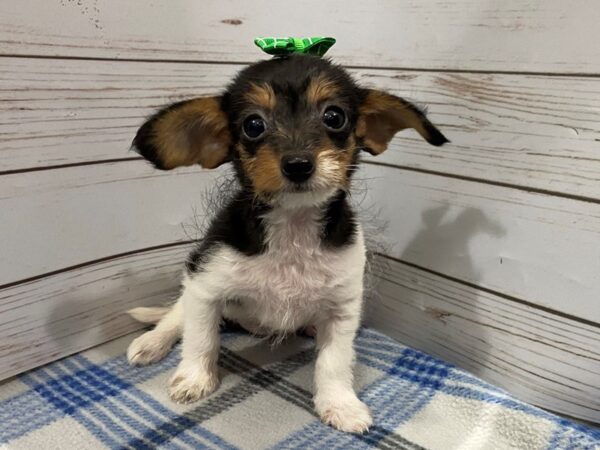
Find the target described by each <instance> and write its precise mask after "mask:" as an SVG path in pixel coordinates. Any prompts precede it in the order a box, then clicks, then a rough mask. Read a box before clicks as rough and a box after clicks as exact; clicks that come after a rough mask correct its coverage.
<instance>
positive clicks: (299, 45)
mask: <svg viewBox="0 0 600 450" xmlns="http://www.w3.org/2000/svg"><path fill="white" fill-rule="evenodd" d="M254 43H255V44H256V45H257V46H259V47H260V48H261V50H262V51H263V52H265V53H268V54H269V55H274V56H284V55H290V54H292V53H305V54H308V55H315V56H319V57H321V56H323V55H324V54H325V53H326V52H327V50H329V49H330V48H331V46H332V45H333V44H335V39H334V38H332V37H311V38H293V37H289V38H272V37H263V38H256V39H254Z"/></svg>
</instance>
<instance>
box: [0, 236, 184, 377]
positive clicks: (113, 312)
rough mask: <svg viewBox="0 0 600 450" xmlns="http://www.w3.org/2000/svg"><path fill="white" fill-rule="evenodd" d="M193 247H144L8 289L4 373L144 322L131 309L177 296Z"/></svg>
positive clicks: (2, 316)
mask: <svg viewBox="0 0 600 450" xmlns="http://www.w3.org/2000/svg"><path fill="white" fill-rule="evenodd" d="M188 251H189V245H185V244H184V245H181V244H180V245H171V246H166V247H164V248H158V249H154V250H149V251H140V252H137V253H133V254H129V255H126V256H121V257H115V258H112V259H108V260H106V261H102V262H100V263H96V264H90V265H86V266H85V267H81V268H78V269H75V270H70V271H66V272H63V273H60V274H56V275H53V276H49V277H45V278H42V279H39V280H35V281H31V282H28V283H24V284H20V285H18V286H13V287H10V288H6V289H0V342H1V344H0V380H2V379H5V378H8V377H10V376H12V375H15V374H18V373H21V372H23V371H25V370H28V369H31V368H34V367H37V366H40V365H42V364H45V363H48V362H50V361H54V360H56V359H59V358H61V357H64V356H67V355H70V354H72V353H75V352H78V351H81V350H84V349H86V348H89V347H92V346H94V345H98V344H99V343H102V342H106V341H108V340H110V339H114V338H116V337H118V336H122V335H124V334H126V333H129V332H131V331H134V330H136V329H139V328H140V326H141V325H140V324H139V323H136V322H135V321H133V320H132V319H130V318H129V317H128V316H127V315H125V314H124V312H125V311H126V310H128V309H130V308H133V307H136V306H141V305H153V304H161V303H165V302H167V301H170V300H172V299H173V297H174V296H175V295H176V294H177V292H178V286H179V280H180V274H181V269H182V267H183V261H184V260H185V257H186V254H187V252H188Z"/></svg>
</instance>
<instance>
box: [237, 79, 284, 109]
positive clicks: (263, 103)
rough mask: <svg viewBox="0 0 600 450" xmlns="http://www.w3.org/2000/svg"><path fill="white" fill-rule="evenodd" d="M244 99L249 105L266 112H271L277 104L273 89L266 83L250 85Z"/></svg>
mask: <svg viewBox="0 0 600 450" xmlns="http://www.w3.org/2000/svg"><path fill="white" fill-rule="evenodd" d="M244 97H245V98H246V100H247V101H249V102H250V103H252V104H254V105H256V106H258V107H259V108H262V109H265V110H268V111H273V110H274V109H275V104H276V102H277V100H276V97H275V92H274V91H273V88H272V87H271V85H269V84H267V83H263V84H256V83H251V84H250V88H249V89H248V92H246V93H245V94H244Z"/></svg>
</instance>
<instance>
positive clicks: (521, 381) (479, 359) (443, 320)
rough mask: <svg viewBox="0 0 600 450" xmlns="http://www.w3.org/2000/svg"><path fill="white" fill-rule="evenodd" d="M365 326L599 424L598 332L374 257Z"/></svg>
mask: <svg viewBox="0 0 600 450" xmlns="http://www.w3.org/2000/svg"><path fill="white" fill-rule="evenodd" d="M373 273H374V275H375V278H376V280H377V284H376V286H377V290H378V294H379V295H376V296H373V298H370V299H369V301H368V302H367V308H366V318H367V324H368V325H369V326H373V327H375V328H376V329H379V330H381V331H383V332H384V333H386V334H388V335H390V336H392V337H394V338H396V339H398V340H399V341H400V342H402V343H404V344H406V345H409V346H412V347H415V348H418V349H420V350H422V351H425V352H427V353H430V354H432V355H435V356H437V357H440V358H442V359H444V360H446V361H450V362H452V363H454V364H456V365H458V366H460V367H462V368H465V369H467V370H468V371H470V372H472V373H474V374H475V375H477V376H479V377H482V378H483V379H485V380H487V381H489V382H491V383H493V384H496V385H498V386H501V387H503V388H505V389H507V390H508V391H510V392H511V393H512V394H514V395H516V396H517V397H519V398H520V399H522V400H524V401H527V402H531V403H534V404H536V405H539V406H542V407H545V408H549V409H551V410H554V411H558V412H561V413H565V414H569V415H572V416H575V417H580V418H583V419H587V420H590V421H593V422H600V385H598V379H600V349H599V348H598V342H599V340H600V328H599V327H592V326H589V325H585V324H582V323H580V322H577V321H573V320H570V319H568V318H564V317H561V316H559V315H554V314H551V313H548V312H545V311H542V310H539V309H536V308H532V307H531V306H526V305H522V304H518V303H515V302H513V301H511V300H509V299H506V298H504V297H501V296H498V295H494V294H492V293H489V292H485V291H482V290H479V289H477V288H474V287H469V286H465V285H463V284H461V283H457V282H455V281H451V280H448V279H446V278H443V277H440V276H437V275H434V274H431V273H428V272H425V271H423V270H420V269H418V268H415V267H411V266H408V265H405V264H401V263H399V262H396V261H391V260H389V259H387V258H386V259H383V258H377V259H376V262H375V264H374V268H373Z"/></svg>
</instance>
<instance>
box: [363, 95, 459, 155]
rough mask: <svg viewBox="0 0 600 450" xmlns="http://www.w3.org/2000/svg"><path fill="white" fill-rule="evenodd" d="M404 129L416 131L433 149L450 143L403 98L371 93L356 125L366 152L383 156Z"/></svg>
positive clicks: (365, 101) (366, 98)
mask: <svg viewBox="0 0 600 450" xmlns="http://www.w3.org/2000/svg"><path fill="white" fill-rule="evenodd" d="M405 128H413V129H415V130H416V131H417V132H418V133H419V134H420V135H421V136H422V137H423V139H425V140H426V141H427V142H429V143H430V144H432V145H436V146H438V145H442V144H444V143H446V142H448V139H446V138H445V137H444V135H443V134H442V133H441V132H440V131H439V130H438V129H437V128H436V127H435V126H434V125H433V124H432V123H431V122H430V121H429V120H428V119H427V117H425V115H424V114H423V113H422V112H421V111H419V109H418V108H417V107H416V106H414V105H413V104H411V103H409V102H407V101H406V100H404V99H402V98H400V97H396V96H394V95H391V94H387V93H385V92H382V91H377V90H373V89H368V90H367V95H366V97H365V100H364V102H363V104H362V105H361V107H360V108H359V117H358V122H357V124H356V136H357V137H358V138H361V139H362V140H363V142H364V145H365V147H366V150H367V151H369V152H370V153H372V154H374V155H378V154H380V153H382V152H383V151H385V149H386V148H387V146H388V144H389V142H390V141H391V140H392V138H393V137H394V135H395V134H396V133H397V132H399V131H401V130H404V129H405Z"/></svg>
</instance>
